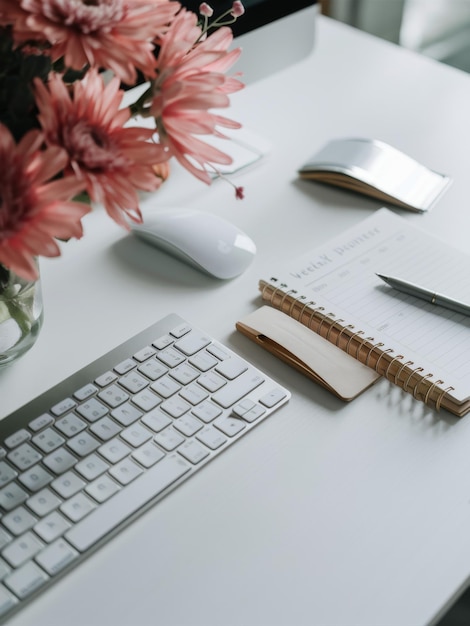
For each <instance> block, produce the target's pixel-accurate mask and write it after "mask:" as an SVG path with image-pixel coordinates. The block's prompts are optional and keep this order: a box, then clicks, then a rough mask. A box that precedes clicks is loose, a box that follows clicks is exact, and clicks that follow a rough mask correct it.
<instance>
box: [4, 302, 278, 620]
mask: <svg viewBox="0 0 470 626" xmlns="http://www.w3.org/2000/svg"><path fill="white" fill-rule="evenodd" d="M289 397H290V394H289V392H288V391H287V390H286V389H284V388H282V387H280V386H279V385H278V384H277V383H275V382H274V381H273V380H271V379H270V378H269V377H268V376H266V374H263V373H262V372H260V371H259V370H258V369H256V368H254V367H253V366H252V365H250V364H249V363H248V362H247V361H246V360H244V359H243V358H241V357H239V356H237V355H236V354H235V353H234V352H232V351H231V350H230V349H229V348H227V347H226V346H224V345H222V344H220V343H219V342H217V341H215V340H214V339H212V338H211V337H210V335H208V334H207V333H205V332H203V331H201V330H198V329H196V328H193V327H192V326H191V325H190V324H189V323H188V322H186V321H185V320H184V319H182V318H181V317H179V316H177V315H174V314H172V315H169V316H167V317H165V318H164V319H162V320H160V321H159V322H157V323H156V324H154V325H153V326H152V327H150V328H148V329H147V330H145V331H143V332H141V333H139V334H138V335H136V336H135V337H133V338H132V339H130V340H128V341H126V342H125V343H123V344H122V345H120V346H118V347H117V348H115V349H114V350H112V351H111V352H109V353H108V354H106V355H104V356H102V357H101V358H99V359H97V360H96V361H94V362H93V363H91V364H90V365H88V366H87V367H85V368H84V369H82V370H80V371H78V372H76V373H75V374H74V375H73V376H71V377H69V378H68V379H67V380H65V381H63V382H61V383H60V384H58V385H57V386H55V387H54V388H52V389H50V390H49V391H47V392H46V393H44V394H43V395H41V396H39V397H38V398H36V399H35V400H33V401H32V402H30V403H29V404H27V405H26V406H24V407H22V408H21V409H19V410H18V411H16V412H15V413H12V414H11V415H9V416H7V417H6V418H5V419H3V420H2V421H0V436H1V440H0V446H1V447H0V507H1V522H0V580H1V582H0V619H1V621H4V620H6V619H7V618H8V617H9V616H10V615H11V614H12V613H13V612H15V611H17V610H19V609H20V608H21V607H22V606H23V605H24V604H25V603H26V602H28V601H30V600H32V599H33V598H34V597H35V596H37V595H38V594H40V593H43V592H44V591H45V590H46V589H47V588H48V587H49V586H50V585H51V584H53V583H54V581H55V580H57V579H58V578H59V577H61V576H63V575H64V574H65V573H66V572H67V571H68V570H70V569H71V568H72V567H76V566H77V565H78V564H79V563H80V562H81V560H83V559H84V558H86V557H87V556H88V555H90V554H91V553H92V552H93V551H94V550H95V549H96V548H98V547H99V546H100V545H102V544H103V543H104V542H105V541H107V540H109V539H110V538H111V537H112V536H113V535H114V534H115V533H116V532H118V531H119V530H120V529H121V528H122V527H123V526H124V525H125V524H128V523H130V522H132V520H133V519H135V518H136V517H137V516H138V515H139V514H141V513H142V512H143V511H144V510H145V509H146V508H148V507H149V506H151V505H153V504H154V503H155V502H157V501H158V500H159V499H161V498H162V497H163V496H164V495H165V494H167V493H168V492H169V491H171V490H172V489H174V488H175V487H176V486H177V485H179V484H180V483H181V482H182V481H183V480H185V479H186V478H188V477H189V476H191V475H192V474H194V472H196V471H197V470H199V469H200V468H201V467H203V466H204V465H205V464H206V463H207V462H208V461H210V460H211V459H212V458H214V457H215V456H216V455H217V454H220V453H221V452H222V451H223V450H225V449H226V448H227V447H228V446H230V445H231V444H232V443H234V442H235V441H236V440H237V439H238V438H239V437H241V436H243V435H244V434H245V433H247V432H248V431H250V430H251V429H252V428H253V427H254V426H256V425H257V424H259V423H260V422H261V421H262V420H264V419H265V418H266V417H267V416H268V415H270V414H271V413H272V412H273V411H274V410H276V409H277V408H279V407H280V406H281V405H283V404H284V403H285V402H287V401H288V399H289Z"/></svg>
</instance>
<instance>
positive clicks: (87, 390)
mask: <svg viewBox="0 0 470 626" xmlns="http://www.w3.org/2000/svg"><path fill="white" fill-rule="evenodd" d="M97 391H98V389H97V387H95V385H93V384H92V383H88V384H87V385H84V386H83V387H80V389H77V391H75V393H74V394H73V397H74V398H76V399H77V400H78V401H79V402H83V400H87V399H88V398H90V397H91V396H92V395H93V394H94V393H96V392H97Z"/></svg>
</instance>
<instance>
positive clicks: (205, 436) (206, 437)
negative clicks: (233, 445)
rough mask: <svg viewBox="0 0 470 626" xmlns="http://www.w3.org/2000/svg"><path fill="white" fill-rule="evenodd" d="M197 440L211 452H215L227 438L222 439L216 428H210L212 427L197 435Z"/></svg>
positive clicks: (222, 436)
mask: <svg viewBox="0 0 470 626" xmlns="http://www.w3.org/2000/svg"><path fill="white" fill-rule="evenodd" d="M197 439H198V440H199V441H202V443H203V444H204V445H205V446H207V447H208V448H210V449H211V450H217V448H220V446H223V445H224V443H225V442H226V441H227V437H224V435H223V434H222V433H221V432H219V431H218V430H217V429H216V428H212V426H208V427H207V428H205V429H204V430H203V431H201V432H200V433H198V435H197Z"/></svg>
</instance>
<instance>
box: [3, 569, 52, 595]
mask: <svg viewBox="0 0 470 626" xmlns="http://www.w3.org/2000/svg"><path fill="white" fill-rule="evenodd" d="M48 579H49V577H48V575H47V574H46V572H45V571H44V570H42V569H41V568H40V567H39V566H38V565H36V563H33V562H32V561H30V562H29V563H25V565H23V566H22V567H20V569H17V570H16V571H15V572H12V573H11V574H10V575H8V576H7V577H6V578H5V580H4V583H5V585H7V586H8V587H9V588H10V589H11V590H12V591H13V592H14V593H16V595H17V596H18V597H19V598H26V597H27V596H29V595H31V594H32V593H33V591H36V589H38V588H39V587H41V586H42V585H43V584H44V583H45V582H46V581H47V580H48Z"/></svg>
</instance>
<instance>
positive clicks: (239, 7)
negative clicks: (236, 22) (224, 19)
mask: <svg viewBox="0 0 470 626" xmlns="http://www.w3.org/2000/svg"><path fill="white" fill-rule="evenodd" d="M230 13H231V15H233V17H235V18H237V17H240V16H241V15H243V13H245V7H244V6H243V4H242V3H241V2H240V0H235V2H234V3H233V4H232V10H231V11H230Z"/></svg>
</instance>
